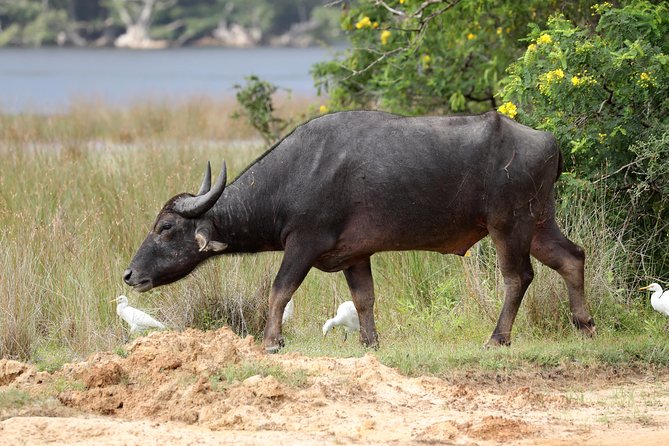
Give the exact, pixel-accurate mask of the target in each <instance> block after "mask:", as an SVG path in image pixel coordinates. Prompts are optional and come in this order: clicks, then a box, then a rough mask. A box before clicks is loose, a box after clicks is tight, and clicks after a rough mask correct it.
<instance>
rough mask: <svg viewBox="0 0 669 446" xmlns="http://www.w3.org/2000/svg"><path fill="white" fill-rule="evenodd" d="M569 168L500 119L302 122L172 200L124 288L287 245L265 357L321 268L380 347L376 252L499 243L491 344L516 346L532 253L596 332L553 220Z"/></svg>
mask: <svg viewBox="0 0 669 446" xmlns="http://www.w3.org/2000/svg"><path fill="white" fill-rule="evenodd" d="M561 168H562V157H561V155H560V152H559V150H558V148H557V146H556V142H555V139H554V138H553V136H552V135H550V134H549V133H545V132H539V131H536V130H533V129H530V128H528V127H525V126H523V125H521V124H518V123H517V122H515V121H513V120H510V119H507V118H506V117H504V116H501V115H499V114H498V113H496V112H489V113H486V114H483V115H480V116H455V117H413V118H412V117H402V116H396V115H391V114H387V113H381V112H373V111H351V112H341V113H333V114H329V115H326V116H322V117H319V118H316V119H313V120H311V121H309V122H307V123H306V124H303V125H301V126H299V127H297V128H296V129H295V130H294V131H293V132H292V133H291V134H290V135H288V136H287V137H286V138H284V139H283V140H282V141H280V142H279V143H278V144H276V145H275V146H274V147H273V148H271V149H270V150H269V151H268V152H266V153H265V154H264V155H263V156H262V157H260V158H259V159H258V160H257V161H255V162H254V163H253V164H252V165H251V166H249V167H248V168H247V169H246V170H245V171H244V172H243V173H242V174H241V175H240V176H239V177H238V178H237V179H236V180H235V181H234V182H232V183H231V184H229V185H228V186H227V187H225V165H224V167H223V172H222V173H221V176H219V181H218V183H217V184H216V185H214V187H213V188H210V182H211V179H210V173H209V170H208V172H207V175H206V176H205V180H204V181H203V185H202V187H201V190H200V192H199V193H198V194H197V195H196V196H193V195H190V194H181V195H178V196H176V197H174V198H172V199H171V200H169V201H168V202H167V204H166V205H165V206H164V207H163V209H162V211H161V212H160V214H159V215H158V218H157V219H156V222H155V224H154V226H153V228H152V230H151V232H150V233H149V235H148V236H147V238H146V240H145V241H144V243H143V244H142V245H141V247H140V248H139V250H138V251H137V253H136V254H135V257H134V258H133V259H132V262H131V263H130V266H129V268H128V269H127V270H126V271H125V274H124V279H125V281H126V283H128V284H129V285H131V286H133V287H135V288H136V289H137V290H139V291H146V290H148V289H150V288H152V287H155V286H158V285H163V284H166V283H170V282H173V281H175V280H178V279H180V278H182V277H184V276H186V275H187V274H188V273H190V272H191V271H192V270H193V269H194V268H195V267H196V266H197V265H198V264H199V263H201V262H202V261H204V260H206V259H207V258H209V257H213V256H216V255H219V254H226V253H252V252H260V251H280V250H282V251H284V256H283V261H282V263H281V267H280V268H279V272H278V274H277V276H276V279H275V281H274V283H273V285H272V289H271V293H270V297H269V302H270V310H269V318H268V321H267V325H266V327H265V333H264V340H263V344H264V346H265V348H266V349H267V350H268V351H276V350H277V349H278V348H279V347H280V346H281V345H282V343H283V339H282V337H281V316H282V313H283V309H284V307H285V306H286V304H287V303H288V301H289V300H290V298H291V296H292V295H293V293H294V292H295V290H296V289H297V288H298V287H299V286H300V284H301V283H302V281H303V279H304V278H305V276H306V275H307V273H308V272H309V270H310V269H311V268H312V267H316V268H319V269H321V270H323V271H332V272H333V271H343V272H344V275H345V276H346V280H347V282H348V285H349V287H350V290H351V295H352V298H353V302H354V303H355V307H356V308H357V310H358V315H359V317H360V340H361V342H362V343H363V344H364V345H367V346H377V345H378V336H377V332H376V327H375V325H374V313H373V306H374V287H373V282H372V272H371V267H370V257H371V255H372V254H374V253H376V252H380V251H394V250H429V251H437V252H440V253H444V254H446V253H451V254H458V255H462V254H464V253H465V252H466V251H467V249H468V248H470V247H471V246H472V245H473V244H474V243H476V242H477V241H478V240H480V239H482V238H483V237H485V236H486V235H488V234H490V236H491V237H492V241H493V243H494V245H495V248H496V250H497V254H498V258H499V264H500V268H501V271H502V275H503V277H504V284H505V296H504V306H503V308H502V312H501V315H500V318H499V321H498V323H497V326H496V327H495V330H494V331H493V334H492V337H491V338H490V340H489V341H488V345H500V344H509V342H510V334H511V327H512V325H513V321H514V319H515V317H516V313H517V311H518V307H519V306H520V303H521V300H522V298H523V295H524V294H525V290H526V289H527V287H528V285H529V284H530V282H531V281H532V277H533V272H532V266H531V263H530V254H531V255H533V256H534V257H536V258H537V259H538V260H539V261H541V262H542V263H544V264H546V265H548V266H549V267H551V268H553V269H555V270H556V271H558V272H559V273H560V274H561V275H562V277H563V278H564V280H565V282H566V284H567V288H568V291H569V299H570V303H571V310H572V314H573V320H574V323H575V324H576V326H577V327H578V328H580V329H581V330H582V331H584V332H585V333H587V334H593V333H594V322H593V320H592V318H591V317H590V314H589V313H588V311H587V309H586V306H585V302H584V296H583V265H584V260H585V256H584V253H583V250H582V249H581V248H580V247H578V246H576V245H575V244H573V243H572V242H571V241H569V240H568V239H567V238H565V237H564V236H563V235H562V233H561V232H560V230H559V229H558V227H557V225H556V223H555V218H554V194H553V189H554V183H555V181H556V179H557V178H558V176H559V175H560V171H561ZM221 178H223V179H222V180H221Z"/></svg>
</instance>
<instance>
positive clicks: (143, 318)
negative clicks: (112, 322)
mask: <svg viewBox="0 0 669 446" xmlns="http://www.w3.org/2000/svg"><path fill="white" fill-rule="evenodd" d="M112 302H116V314H118V315H119V317H120V318H121V319H123V320H124V321H126V322H127V323H128V325H130V333H134V332H136V331H143V330H147V329H149V328H157V329H159V330H164V329H165V326H164V325H163V324H161V323H160V322H158V321H157V320H155V319H154V318H152V317H151V316H149V315H148V314H146V313H145V312H143V311H142V310H138V309H137V308H133V307H131V306H130V305H128V298H127V297H125V296H123V295H120V296H119V297H117V298H116V299H114V300H112Z"/></svg>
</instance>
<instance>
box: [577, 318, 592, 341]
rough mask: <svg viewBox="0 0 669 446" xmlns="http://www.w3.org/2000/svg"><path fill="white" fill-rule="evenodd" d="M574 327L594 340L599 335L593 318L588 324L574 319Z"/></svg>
mask: <svg viewBox="0 0 669 446" xmlns="http://www.w3.org/2000/svg"><path fill="white" fill-rule="evenodd" d="M574 325H575V326H576V328H578V329H579V331H580V332H581V334H582V335H583V336H585V337H588V338H592V337H594V336H595V335H596V334H597V327H595V320H594V319H593V318H590V319H588V320H587V322H582V321H579V320H578V319H576V318H574Z"/></svg>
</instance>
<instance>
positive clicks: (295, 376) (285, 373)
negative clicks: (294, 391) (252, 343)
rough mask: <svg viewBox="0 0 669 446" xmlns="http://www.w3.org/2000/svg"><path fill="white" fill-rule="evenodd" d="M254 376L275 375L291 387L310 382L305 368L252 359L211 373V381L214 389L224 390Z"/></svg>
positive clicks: (302, 385)
mask: <svg viewBox="0 0 669 446" xmlns="http://www.w3.org/2000/svg"><path fill="white" fill-rule="evenodd" d="M252 376H260V377H262V378H265V377H267V376H273V377H274V378H276V380H277V381H279V382H282V383H284V384H287V385H289V386H291V387H304V386H305V385H306V384H307V382H308V374H307V372H306V371H305V370H301V369H296V370H286V369H284V368H283V367H281V366H280V365H277V364H273V363H271V362H269V361H252V362H241V363H237V364H230V365H228V366H226V367H224V368H222V369H221V370H219V371H218V372H216V373H214V374H213V375H211V377H210V379H209V381H210V383H211V385H212V389H214V390H224V389H226V388H228V387H229V386H230V385H231V384H234V383H239V382H241V381H244V380H245V379H248V378H250V377H252Z"/></svg>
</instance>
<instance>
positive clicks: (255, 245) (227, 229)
mask: <svg viewBox="0 0 669 446" xmlns="http://www.w3.org/2000/svg"><path fill="white" fill-rule="evenodd" d="M272 195H273V193H272V192H270V191H263V190H261V189H260V188H256V187H253V185H248V184H245V183H244V182H243V181H236V182H235V183H232V184H230V185H228V186H227V187H226V189H225V191H224V192H223V195H222V196H221V198H220V199H219V200H218V202H217V203H216V205H215V207H214V209H213V210H212V211H213V216H212V217H213V222H214V226H215V228H216V231H217V233H218V238H220V241H222V242H224V243H227V244H228V248H227V249H226V250H225V252H226V253H252V252H261V251H276V250H281V249H282V247H281V241H280V240H279V238H280V236H279V234H278V233H277V228H276V224H275V220H276V219H275V216H274V215H273V210H272V209H273V206H272V204H271V203H272Z"/></svg>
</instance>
